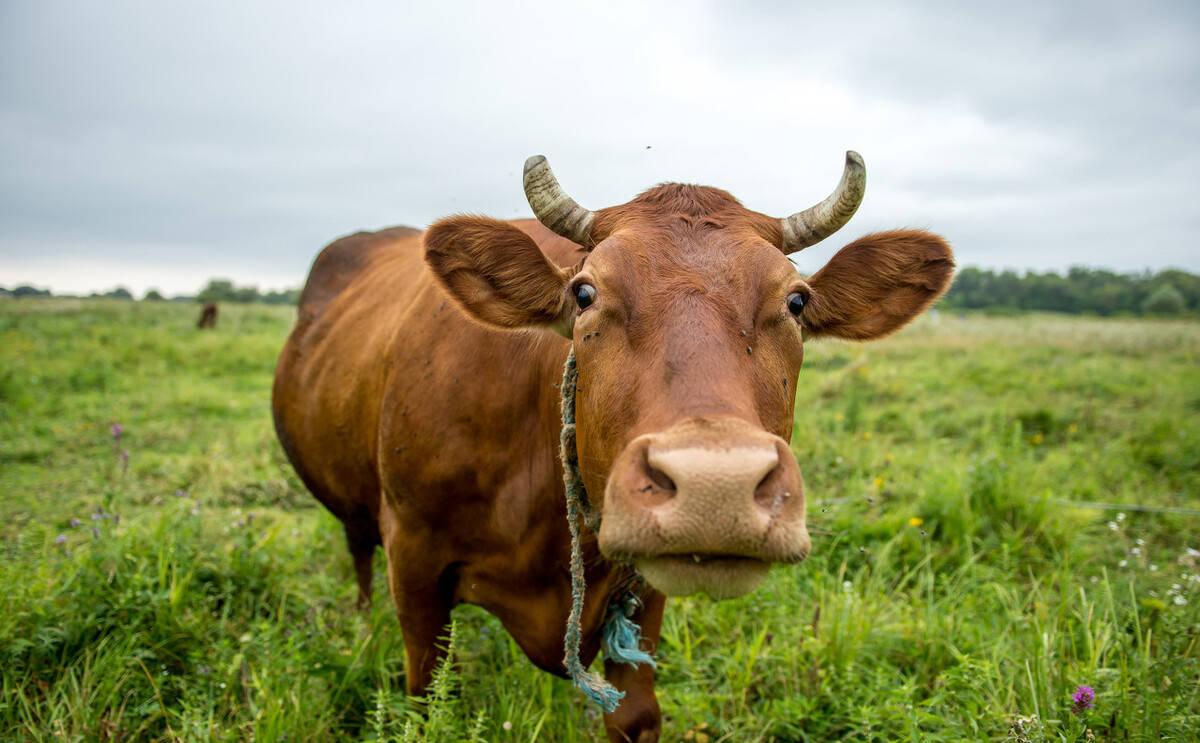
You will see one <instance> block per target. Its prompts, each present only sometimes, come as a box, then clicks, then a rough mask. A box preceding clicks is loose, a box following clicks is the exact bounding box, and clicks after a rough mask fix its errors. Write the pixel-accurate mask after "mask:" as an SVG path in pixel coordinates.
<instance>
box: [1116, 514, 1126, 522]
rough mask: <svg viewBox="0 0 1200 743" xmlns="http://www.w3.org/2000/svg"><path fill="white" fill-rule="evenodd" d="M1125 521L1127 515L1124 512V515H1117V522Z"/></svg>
mask: <svg viewBox="0 0 1200 743" xmlns="http://www.w3.org/2000/svg"><path fill="white" fill-rule="evenodd" d="M1124 520H1125V513H1124V512H1122V513H1118V514H1117V521H1124Z"/></svg>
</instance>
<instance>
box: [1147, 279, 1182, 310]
mask: <svg viewBox="0 0 1200 743" xmlns="http://www.w3.org/2000/svg"><path fill="white" fill-rule="evenodd" d="M1186 308H1187V300H1186V299H1184V297H1183V295H1182V294H1180V293H1179V290H1178V289H1176V288H1175V287H1173V286H1171V285H1170V284H1163V285H1162V286H1160V287H1158V288H1157V289H1155V290H1154V292H1153V293H1152V294H1151V295H1150V296H1149V297H1146V301H1145V302H1142V311H1143V312H1145V313H1146V314H1147V315H1178V314H1179V313H1180V312H1183V311H1184V310H1185V309H1186Z"/></svg>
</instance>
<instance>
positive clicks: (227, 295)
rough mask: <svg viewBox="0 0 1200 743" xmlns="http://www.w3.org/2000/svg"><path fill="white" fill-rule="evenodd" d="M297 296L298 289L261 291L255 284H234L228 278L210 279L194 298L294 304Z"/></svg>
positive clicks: (216, 300) (209, 300)
mask: <svg viewBox="0 0 1200 743" xmlns="http://www.w3.org/2000/svg"><path fill="white" fill-rule="evenodd" d="M299 297H300V290H298V289H284V290H281V291H268V292H265V293H261V292H259V291H258V287H256V286H235V285H234V283H233V282H232V281H230V280H229V279H211V280H209V282H208V285H207V286H205V287H204V288H203V289H201V290H200V293H199V294H198V295H197V296H196V299H197V300H198V301H200V302H237V303H250V302H264V303H266V304H296V302H297V300H298V299H299Z"/></svg>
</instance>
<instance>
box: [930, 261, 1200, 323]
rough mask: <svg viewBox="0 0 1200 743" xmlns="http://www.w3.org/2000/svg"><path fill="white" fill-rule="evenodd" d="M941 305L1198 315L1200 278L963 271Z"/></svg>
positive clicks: (1091, 270)
mask: <svg viewBox="0 0 1200 743" xmlns="http://www.w3.org/2000/svg"><path fill="white" fill-rule="evenodd" d="M941 306H942V307H944V308H946V309H986V310H1011V311H1017V310H1037V311H1044V312H1065V313H1069V314H1093V315H1182V314H1200V276H1197V275H1195V274H1190V273H1188V272H1186V271H1179V270H1176V269H1169V270H1166V271H1159V272H1157V273H1150V272H1146V273H1135V274H1122V273H1114V272H1113V271H1105V270H1103V269H1094V268H1079V267H1076V268H1072V269H1070V270H1069V271H1067V273H1066V274H1065V275H1063V274H1057V273H1053V272H1051V273H1036V272H1034V271H1029V272H1027V273H1024V274H1018V273H1017V272H1016V271H999V272H997V271H992V270H988V269H980V268H964V269H962V270H961V271H959V272H958V275H957V276H955V277H954V284H953V285H952V286H951V287H950V291H949V292H948V293H947V294H946V296H945V298H944V299H942V301H941Z"/></svg>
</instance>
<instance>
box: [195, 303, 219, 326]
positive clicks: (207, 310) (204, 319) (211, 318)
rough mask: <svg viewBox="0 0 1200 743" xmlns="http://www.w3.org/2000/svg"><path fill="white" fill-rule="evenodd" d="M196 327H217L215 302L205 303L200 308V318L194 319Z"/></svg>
mask: <svg viewBox="0 0 1200 743" xmlns="http://www.w3.org/2000/svg"><path fill="white" fill-rule="evenodd" d="M196 327H197V328H200V329H201V330H204V329H205V328H215V327H217V305H216V303H215V302H206V303H205V305H204V308H203V309H202V310H200V319H199V320H197V321H196Z"/></svg>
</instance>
